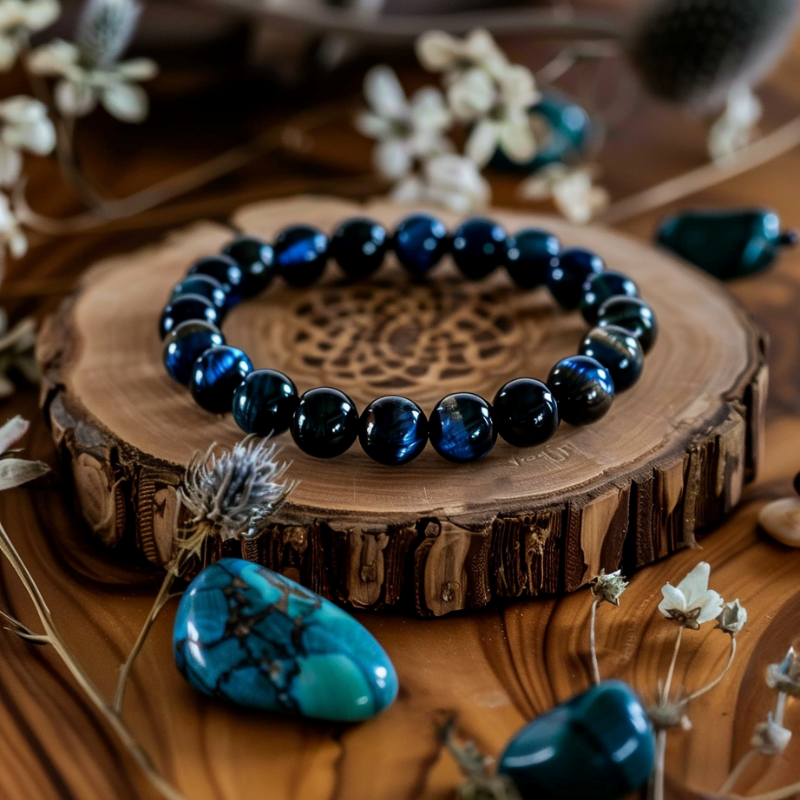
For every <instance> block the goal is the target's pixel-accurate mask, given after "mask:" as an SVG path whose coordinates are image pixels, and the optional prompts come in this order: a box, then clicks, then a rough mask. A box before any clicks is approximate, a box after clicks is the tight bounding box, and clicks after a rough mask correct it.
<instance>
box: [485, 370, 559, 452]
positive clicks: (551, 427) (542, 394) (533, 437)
mask: <svg viewBox="0 0 800 800" xmlns="http://www.w3.org/2000/svg"><path fill="white" fill-rule="evenodd" d="M492 420H493V421H494V424H495V427H496V428H497V432H498V433H499V434H500V436H502V437H503V439H505V440H506V441H507V442H508V443H509V444H512V445H514V447H531V446H533V445H535V444H541V443H542V442H546V441H547V440H548V439H549V438H550V437H551V436H552V435H553V434H554V433H555V432H556V429H557V428H558V422H559V419H558V404H557V403H556V399H555V397H553V394H552V392H551V391H550V389H548V388H547V386H545V384H543V383H542V382H541V381H537V380H534V379H533V378H516V379H515V380H513V381H509V382H508V383H507V384H506V385H505V386H503V387H502V388H501V389H500V390H499V391H498V392H497V394H496V395H495V398H494V400H493V401H492Z"/></svg>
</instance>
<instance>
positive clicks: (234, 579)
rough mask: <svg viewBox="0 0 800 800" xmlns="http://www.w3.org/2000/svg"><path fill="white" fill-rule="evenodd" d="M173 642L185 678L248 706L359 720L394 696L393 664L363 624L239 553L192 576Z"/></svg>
mask: <svg viewBox="0 0 800 800" xmlns="http://www.w3.org/2000/svg"><path fill="white" fill-rule="evenodd" d="M172 641H173V651H174V655H175V663H176V665H177V667H178V669H179V670H180V672H181V674H182V675H183V677H184V678H186V680H187V681H188V683H189V684H190V685H191V686H193V687H194V688H195V689H197V690H199V691H201V692H203V693H204V694H207V695H210V696H211V697H216V698H219V699H221V700H228V701H230V702H233V703H237V704H238V705H242V706H249V707H250V708H257V709H262V710H265V711H278V712H283V713H288V714H298V715H301V716H304V717H315V718H317V719H326V720H335V721H337V722H357V721H360V720H364V719H368V718H369V717H372V716H374V715H375V714H377V713H379V712H380V711H382V710H383V709H385V708H386V707H387V706H389V705H391V703H392V702H393V701H394V699H395V697H396V696H397V689H398V684H397V673H396V672H395V669H394V666H393V665H392V662H391V661H390V660H389V657H388V656H387V655H386V653H385V652H384V650H383V648H382V647H381V646H380V645H379V644H378V642H377V641H376V640H375V638H374V637H373V636H372V634H371V633H370V632H369V631H368V630H367V629H366V628H364V626H363V625H361V624H360V623H358V622H357V621H356V620H355V619H353V617H351V616H350V615H349V614H347V613H345V612H344V611H342V610H341V609H340V608H337V607H336V606H335V605H333V603H330V602H329V601H327V600H325V599H323V598H322V597H320V596H319V595H317V594H314V592H311V591H309V590H308V589H305V588H304V587H302V586H300V585H299V584H297V583H295V582H294V581H291V580H289V579H288V578H285V577H283V576H282V575H279V574H278V573H276V572H272V571H271V570H268V569H266V568H265V567H261V566H259V565H258V564H254V563H252V562H250V561H243V560H242V559H239V558H224V559H222V560H221V561H217V562H215V563H214V564H211V565H210V566H208V567H206V568H205V569H204V570H203V571H202V572H201V573H200V574H199V575H198V576H197V577H196V578H195V579H194V580H193V581H192V582H191V583H190V584H189V587H188V588H187V589H186V591H185V592H184V595H183V597H182V598H181V602H180V604H179V605H178V612H177V615H176V617H175V626H174V628H173V637H172Z"/></svg>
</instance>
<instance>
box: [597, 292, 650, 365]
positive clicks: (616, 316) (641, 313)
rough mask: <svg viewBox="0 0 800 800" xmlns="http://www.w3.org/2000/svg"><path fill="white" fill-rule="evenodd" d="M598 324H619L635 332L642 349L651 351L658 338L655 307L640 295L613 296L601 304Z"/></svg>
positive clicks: (647, 351)
mask: <svg viewBox="0 0 800 800" xmlns="http://www.w3.org/2000/svg"><path fill="white" fill-rule="evenodd" d="M597 324H598V325H600V326H601V327H602V326H605V325H617V326H618V327H620V328H625V330H628V331H630V332H631V333H633V334H634V335H635V336H636V338H637V339H638V340H639V344H640V345H641V346H642V350H644V352H645V353H649V352H650V349H651V348H652V347H653V345H654V344H655V343H656V339H657V338H658V321H657V320H656V315H655V313H654V312H653V309H652V308H650V306H649V305H647V303H645V302H644V300H640V299H639V298H638V297H619V296H617V297H611V298H609V299H608V300H606V302H605V303H603V305H602V306H600V308H599V310H598V312H597Z"/></svg>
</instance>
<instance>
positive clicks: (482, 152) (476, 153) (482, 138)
mask: <svg viewBox="0 0 800 800" xmlns="http://www.w3.org/2000/svg"><path fill="white" fill-rule="evenodd" d="M499 133H500V132H499V130H498V127H497V124H496V123H495V122H492V121H491V120H489V119H482V120H480V121H479V122H478V123H477V124H476V125H475V127H474V128H473V129H472V133H470V135H469V139H467V144H466V147H465V148H464V153H465V155H466V156H467V158H469V159H470V160H471V161H474V162H475V164H477V165H478V166H479V167H484V166H486V164H488V163H489V162H490V161H491V160H492V156H493V155H494V154H495V151H496V150H497V140H498V136H499Z"/></svg>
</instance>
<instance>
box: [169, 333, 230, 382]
mask: <svg viewBox="0 0 800 800" xmlns="http://www.w3.org/2000/svg"><path fill="white" fill-rule="evenodd" d="M223 344H225V337H224V336H223V335H222V334H221V333H220V332H219V330H218V329H217V328H216V327H215V326H214V325H212V324H211V323H209V322H201V321H200V320H189V321H187V322H181V324H180V325H178V326H177V327H175V328H173V329H172V330H171V331H170V332H169V333H168V334H167V338H166V339H164V350H163V358H164V366H165V367H166V368H167V372H168V373H169V376H170V377H171V378H172V379H173V380H175V381H177V382H178V383H182V384H183V385H184V386H186V385H187V384H188V383H189V381H190V380H191V379H192V369H193V368H194V362H195V361H196V360H197V359H198V358H199V357H200V356H201V355H202V354H203V353H205V351H206V350H208V349H209V348H211V347H220V346H221V345H223Z"/></svg>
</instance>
